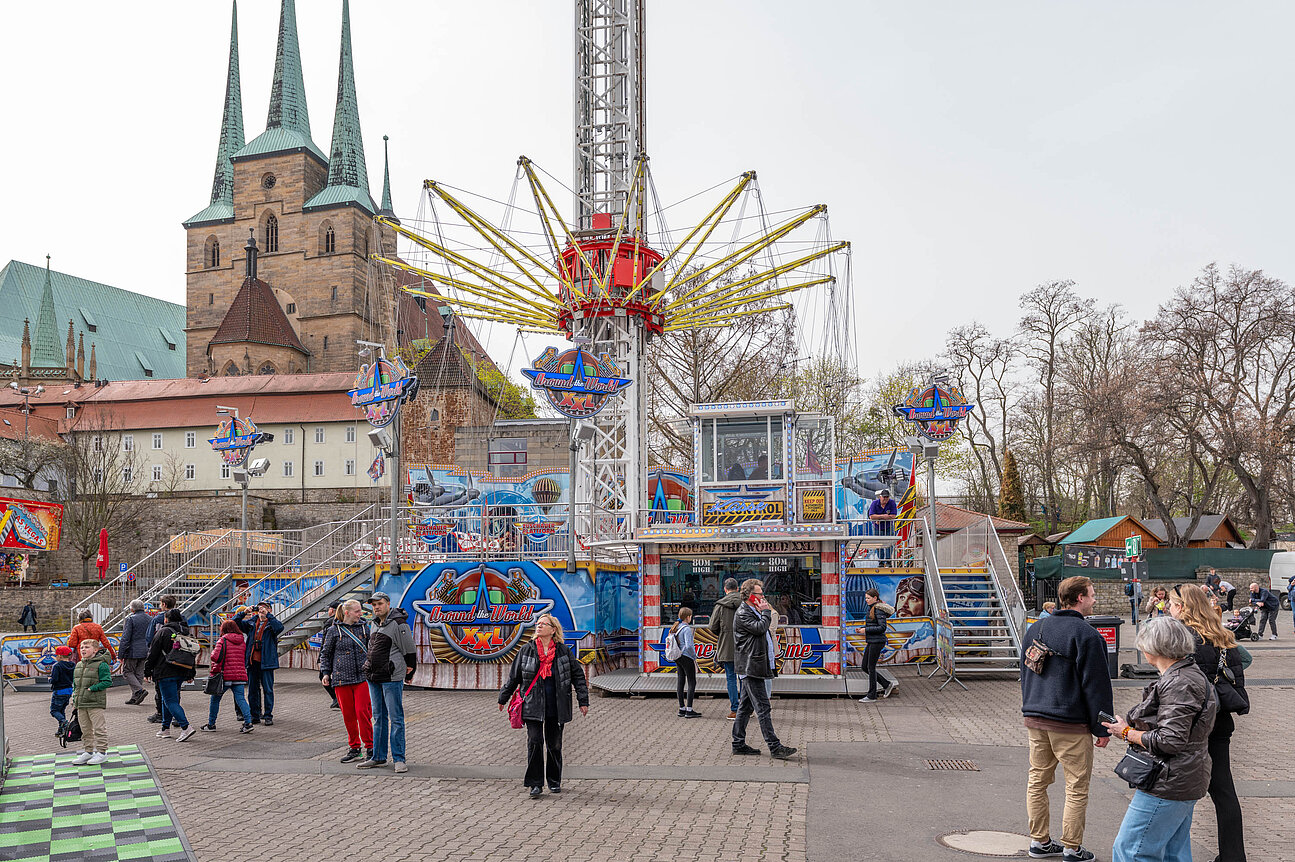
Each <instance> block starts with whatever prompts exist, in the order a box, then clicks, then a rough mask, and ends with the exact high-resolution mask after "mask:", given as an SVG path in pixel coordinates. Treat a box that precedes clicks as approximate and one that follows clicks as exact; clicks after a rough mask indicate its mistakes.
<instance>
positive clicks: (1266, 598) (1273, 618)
mask: <svg viewBox="0 0 1295 862" xmlns="http://www.w3.org/2000/svg"><path fill="white" fill-rule="evenodd" d="M1250 606H1251V607H1253V608H1258V609H1259V637H1263V635H1264V626H1272V630H1273V633H1272V637H1270V638H1268V640H1270V641H1275V640H1277V612H1278V611H1279V610H1281V607H1282V603H1281V601H1280V600H1279V599H1278V598H1277V597H1276V596H1274V595H1273V594H1272V593H1271V592H1269V591H1268V590H1265V589H1264V588H1263V587H1261V586H1259V585H1258V584H1251V585H1250Z"/></svg>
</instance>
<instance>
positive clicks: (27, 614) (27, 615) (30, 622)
mask: <svg viewBox="0 0 1295 862" xmlns="http://www.w3.org/2000/svg"><path fill="white" fill-rule="evenodd" d="M18 622H19V624H20V625H22V630H23V631H33V632H34V631H36V606H35V605H34V604H32V603H31V602H28V603H27V604H25V605H23V607H22V614H21V615H20V616H19V617H18Z"/></svg>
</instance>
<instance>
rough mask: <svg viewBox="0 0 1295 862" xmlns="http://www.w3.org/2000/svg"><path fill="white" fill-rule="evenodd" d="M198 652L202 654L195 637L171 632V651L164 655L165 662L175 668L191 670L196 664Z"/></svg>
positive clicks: (200, 646) (200, 645)
mask: <svg viewBox="0 0 1295 862" xmlns="http://www.w3.org/2000/svg"><path fill="white" fill-rule="evenodd" d="M200 652H202V644H200V643H199V642H198V639H197V638H196V637H194V636H193V635H186V634H181V633H180V632H178V631H172V633H171V651H170V652H168V653H167V654H166V662H167V664H173V665H176V666H177V667H183V668H187V669H189V670H193V668H194V667H195V666H196V665H197V664H198V653H200Z"/></svg>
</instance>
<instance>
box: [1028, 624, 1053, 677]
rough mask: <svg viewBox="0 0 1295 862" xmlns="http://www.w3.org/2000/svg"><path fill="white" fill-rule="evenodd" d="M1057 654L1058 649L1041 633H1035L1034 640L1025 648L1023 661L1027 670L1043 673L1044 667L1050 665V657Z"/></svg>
mask: <svg viewBox="0 0 1295 862" xmlns="http://www.w3.org/2000/svg"><path fill="white" fill-rule="evenodd" d="M1056 654H1057V651H1056V650H1054V649H1053V648H1052V647H1050V646H1048V645H1047V644H1046V643H1045V642H1044V640H1043V637H1042V633H1040V634H1037V635H1035V636H1034V641H1033V642H1032V643H1031V644H1030V645H1029V646H1027V647H1026V648H1025V657H1024V658H1023V659H1021V661H1022V663H1023V664H1024V665H1025V669H1026V670H1028V671H1030V672H1031V673H1034V674H1039V675H1042V673H1043V669H1044V668H1045V667H1047V666H1048V659H1049V658H1050V657H1052V656H1054V655H1056Z"/></svg>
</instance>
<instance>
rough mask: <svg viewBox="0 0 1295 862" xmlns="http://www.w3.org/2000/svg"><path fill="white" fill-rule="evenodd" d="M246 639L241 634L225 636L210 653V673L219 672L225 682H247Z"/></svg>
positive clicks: (222, 636)
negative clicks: (223, 676)
mask: <svg viewBox="0 0 1295 862" xmlns="http://www.w3.org/2000/svg"><path fill="white" fill-rule="evenodd" d="M246 652H247V639H246V638H244V637H243V635H242V633H241V632H236V633H232V634H225V635H221V636H220V640H218V641H216V647H215V648H214V649H213V650H212V651H211V672H212V673H215V672H216V671H220V672H221V673H222V674H224V675H225V682H247V660H246V659H245V657H244V654H245V653H246Z"/></svg>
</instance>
